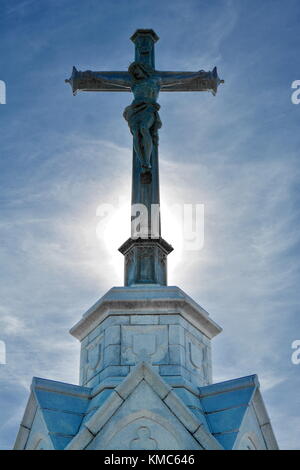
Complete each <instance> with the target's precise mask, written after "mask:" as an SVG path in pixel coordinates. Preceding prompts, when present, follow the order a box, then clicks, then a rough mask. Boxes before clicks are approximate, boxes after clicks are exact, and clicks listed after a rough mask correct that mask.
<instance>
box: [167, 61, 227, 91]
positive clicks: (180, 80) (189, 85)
mask: <svg viewBox="0 0 300 470" xmlns="http://www.w3.org/2000/svg"><path fill="white" fill-rule="evenodd" d="M158 74H159V76H160V79H161V91H211V92H212V93H213V94H216V92H217V88H218V86H219V84H220V83H224V80H220V78H219V77H218V72H217V68H216V67H215V68H214V69H213V71H212V72H205V71H204V70H200V71H199V72H158Z"/></svg>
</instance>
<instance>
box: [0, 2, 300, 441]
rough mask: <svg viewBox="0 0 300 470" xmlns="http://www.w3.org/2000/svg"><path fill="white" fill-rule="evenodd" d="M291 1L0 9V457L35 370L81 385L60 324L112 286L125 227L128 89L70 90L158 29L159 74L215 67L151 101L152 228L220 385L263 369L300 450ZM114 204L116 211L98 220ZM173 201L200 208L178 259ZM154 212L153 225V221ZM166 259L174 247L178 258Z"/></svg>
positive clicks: (272, 400)
mask: <svg viewBox="0 0 300 470" xmlns="http://www.w3.org/2000/svg"><path fill="white" fill-rule="evenodd" d="M299 22H300V3H299V1H298V0H287V1H286V2H282V1H281V0H264V1H263V2H262V1H260V0H152V1H151V2H150V1H145V0H126V1H125V0H115V1H113V2H112V1H108V0H85V2H84V7H83V6H82V1H79V0H51V1H49V0H48V1H46V0H39V1H37V0H14V1H11V0H2V1H1V15H0V31H1V32H0V80H3V81H4V82H5V84H6V104H3V105H2V104H1V105H0V123H1V144H0V148H1V150H0V152H1V153H0V166H1V168H0V202H1V204H0V214H1V216H0V237H1V245H0V263H1V270H0V341H4V342H5V344H6V362H7V363H6V364H5V365H4V364H2V365H1V364H0V416H1V419H0V448H1V449H10V448H12V446H13V443H14V441H15V437H16V434H17V431H18V426H19V424H20V421H21V418H22V415H23V412H24V409H25V405H26V402H27V399H28V396H29V387H30V383H31V380H32V377H33V376H37V377H45V378H48V379H53V380H58V381H63V382H71V383H78V380H79V378H78V369H79V343H78V341H77V340H76V339H75V338H73V337H72V336H71V335H70V334H69V329H70V328H71V327H72V326H73V325H74V324H75V323H76V322H77V321H79V319H80V318H81V316H82V314H83V313H84V312H85V311H86V310H87V309H88V308H89V307H90V306H91V305H92V304H94V302H95V301H96V300H98V298H100V297H101V296H102V295H104V294H105V292H106V291H107V290H108V289H110V288H111V287H112V286H118V285H122V284H123V257H122V255H121V254H120V253H119V252H118V251H117V248H118V247H119V246H120V245H121V244H122V243H123V242H124V241H125V240H126V239H127V238H128V236H129V233H130V225H129V211H130V191H131V189H130V187H131V155H132V139H131V135H130V132H129V130H128V126H127V123H126V122H125V120H124V119H123V117H122V113H123V110H124V108H125V106H127V105H128V104H129V103H130V100H131V96H130V94H129V93H81V94H78V95H77V96H76V97H73V96H72V93H71V89H70V87H69V85H67V84H65V83H64V80H65V78H68V77H69V76H70V74H71V70H72V66H73V65H75V66H76V67H77V68H78V69H79V70H87V69H90V70H126V69H127V67H128V65H129V64H130V63H131V62H132V61H133V58H134V46H133V44H132V42H131V41H130V40H129V38H130V36H131V35H132V33H133V32H134V31H135V30H136V29H137V28H153V29H154V30H155V31H156V33H157V34H158V35H159V37H160V40H159V42H158V43H157V44H156V67H157V69H158V70H182V71H185V70H187V71H189V70H190V71H196V70H200V69H204V70H212V68H213V67H214V66H217V67H218V71H219V76H220V77H221V78H223V79H224V80H225V84H224V85H222V86H220V88H219V90H218V93H217V96H215V97H214V96H213V95H212V94H211V93H161V94H160V96H159V103H160V105H161V110H160V116H161V120H162V122H163V127H162V129H161V130H160V146H159V152H160V183H161V202H162V235H163V237H164V238H165V239H166V240H167V241H168V242H169V243H171V244H172V245H173V246H174V253H172V254H171V255H170V256H169V261H168V262H169V280H168V283H169V285H177V286H179V287H180V288H182V289H183V290H184V291H185V292H186V293H187V294H189V295H190V296H191V297H193V299H194V300H195V301H197V302H198V303H199V304H200V305H201V306H202V307H204V308H205V309H206V310H207V311H208V312H209V313H210V315H211V318H212V319H213V320H214V321H216V322H217V323H218V324H219V325H221V326H222V328H223V332H222V333H221V334H220V335H219V336H217V337H216V338H215V339H214V340H213V344H212V346H213V374H214V382H218V381H223V380H229V379H232V378H236V377H241V376H246V375H250V374H254V373H257V374H258V376H259V380H260V384H261V391H262V394H263V398H264V401H265V404H266V406H267V410H268V413H269V415H270V418H271V420H272V424H273V429H274V432H275V434H276V437H277V439H278V443H279V446H280V448H282V449H300V437H299V436H300V395H299V389H300V364H299V365H296V364H293V363H292V360H291V356H292V353H293V349H292V347H291V345H292V342H293V341H295V340H300V321H299V300H300V299H299V296H300V290H299V281H300V272H299V271H300V265H299V252H300V247H299V233H300V222H299V220H300V219H299V202H300V191H299V174H300V167H299V144H300V138H299V136H300V133H299V118H300V105H295V104H293V103H292V101H291V94H292V90H291V84H292V82H293V81H294V80H300V69H299V48H298V43H299ZM103 204H111V205H113V206H114V207H115V208H116V212H115V214H119V220H120V221H121V222H120V224H119V226H117V225H116V217H114V218H113V219H110V220H108V219H107V218H105V217H100V216H99V210H98V209H99V207H100V208H101V207H103V206H102V205H103ZM174 204H181V205H182V204H203V205H204V245H203V248H202V249H201V250H197V251H191V250H186V249H183V248H182V243H181V239H180V233H181V232H180V230H178V227H180V217H179V215H178V214H176V213H175V212H174V211H173V212H172V207H173V205H174ZM164 214H165V218H164ZM176 248H177V250H176Z"/></svg>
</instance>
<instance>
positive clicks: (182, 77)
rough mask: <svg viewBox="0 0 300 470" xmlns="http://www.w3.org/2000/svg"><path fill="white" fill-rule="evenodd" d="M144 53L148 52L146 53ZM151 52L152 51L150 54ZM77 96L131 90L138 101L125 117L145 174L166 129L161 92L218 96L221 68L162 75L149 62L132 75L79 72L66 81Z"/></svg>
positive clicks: (138, 65)
mask: <svg viewBox="0 0 300 470" xmlns="http://www.w3.org/2000/svg"><path fill="white" fill-rule="evenodd" d="M142 52H143V53H144V50H142ZM148 52H149V51H148ZM66 81H67V82H69V83H70V84H71V85H72V88H73V93H76V91H77V90H78V89H79V90H85V91H131V92H132V93H133V96H134V100H133V102H132V103H131V105H129V106H127V107H126V108H125V111H124V113H123V116H124V118H125V119H126V121H127V122H128V125H129V128H130V131H131V133H132V135H133V147H134V150H135V153H136V155H137V157H138V159H139V161H140V164H141V167H142V173H148V172H151V154H152V150H153V146H154V145H157V144H158V129H160V127H161V126H162V123H161V120H160V117H159V114H158V111H159V109H160V105H159V104H158V103H157V98H158V95H159V92H160V91H211V92H212V93H213V94H215V93H216V91H217V87H218V85H219V83H222V82H223V80H220V79H219V77H218V74H217V69H216V68H214V69H213V71H212V72H205V71H204V70H200V71H198V72H160V71H157V70H155V69H154V68H152V67H151V66H150V65H149V64H148V63H146V62H141V61H135V62H133V63H132V64H131V65H130V66H129V68H128V72H92V71H90V70H87V71H85V72H78V71H77V70H76V69H75V67H74V68H73V74H72V77H71V78H70V79H69V80H66Z"/></svg>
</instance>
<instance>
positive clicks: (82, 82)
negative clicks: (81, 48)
mask: <svg viewBox="0 0 300 470" xmlns="http://www.w3.org/2000/svg"><path fill="white" fill-rule="evenodd" d="M65 81H66V83H70V85H71V87H72V91H73V94H74V95H76V93H77V91H130V90H131V88H130V87H131V78H130V75H129V73H128V72H92V71H91V70H86V71H85V72H80V71H78V70H77V69H76V68H75V67H73V71H72V75H71V77H70V78H69V79H67V80H65Z"/></svg>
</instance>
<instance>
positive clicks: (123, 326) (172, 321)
mask: <svg viewBox="0 0 300 470" xmlns="http://www.w3.org/2000/svg"><path fill="white" fill-rule="evenodd" d="M220 331H221V328H220V327H219V326H218V325H217V324H216V323H214V322H213V321H212V320H211V319H210V318H209V315H208V313H207V312H206V311H205V310H204V309H202V308H201V307H200V306H199V305H198V304H196V303H195V302H194V301H193V300H192V299H191V298H190V297H188V296H187V295H186V294H185V293H184V292H183V291H182V290H181V289H179V288H178V287H161V286H135V287H114V288H112V289H111V290H110V291H108V293H107V294H106V295H105V296H104V297H102V299H100V300H99V301H98V302H97V303H96V304H95V305H94V306H93V307H92V308H91V309H90V310H89V311H88V312H87V313H86V314H85V315H84V316H83V318H82V320H81V321H80V322H79V323H77V325H75V326H74V328H72V330H71V333H72V335H74V336H75V337H77V338H78V339H79V340H80V341H81V366H80V385H84V386H87V387H95V386H97V385H99V384H101V383H103V382H104V381H111V380H112V381H113V382H114V383H115V384H116V383H118V382H121V381H122V380H123V378H124V376H126V375H128V374H129V372H130V371H131V370H132V368H133V367H134V366H136V365H137V364H138V363H140V362H141V361H144V362H147V363H149V364H151V365H152V366H153V367H154V369H156V371H157V372H158V373H159V375H161V376H163V377H164V379H165V380H166V381H167V382H168V383H170V384H176V383H177V384H181V385H182V384H189V385H191V386H197V387H198V386H205V385H208V384H210V383H211V381H212V365H211V345H210V340H211V339H212V338H213V337H214V336H215V335H217V334H218V333H219V332H220Z"/></svg>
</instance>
